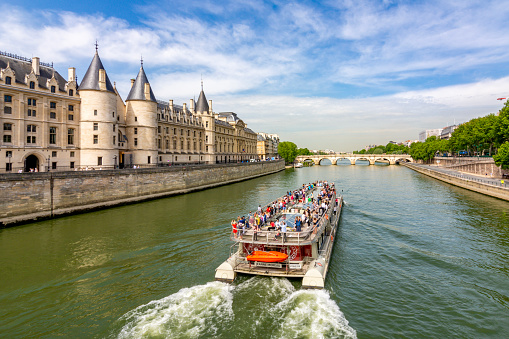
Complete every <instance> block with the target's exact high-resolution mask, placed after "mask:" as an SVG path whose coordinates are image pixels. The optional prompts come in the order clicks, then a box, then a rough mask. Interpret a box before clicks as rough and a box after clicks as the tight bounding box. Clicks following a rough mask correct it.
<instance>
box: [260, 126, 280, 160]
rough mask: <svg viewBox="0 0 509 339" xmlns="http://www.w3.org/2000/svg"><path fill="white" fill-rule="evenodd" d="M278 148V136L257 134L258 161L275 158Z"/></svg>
mask: <svg viewBox="0 0 509 339" xmlns="http://www.w3.org/2000/svg"><path fill="white" fill-rule="evenodd" d="M278 146H279V136H278V135H277V134H268V133H263V132H260V133H258V136H257V144H256V147H257V153H258V159H260V160H267V159H272V158H273V157H277V154H278V153H277V149H278Z"/></svg>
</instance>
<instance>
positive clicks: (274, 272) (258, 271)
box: [234, 263, 309, 278]
mask: <svg viewBox="0 0 509 339" xmlns="http://www.w3.org/2000/svg"><path fill="white" fill-rule="evenodd" d="M308 269H309V263H305V264H303V265H302V268H300V269H292V268H288V269H286V266H284V265H283V267H282V268H272V267H262V266H255V265H254V263H251V264H249V263H239V264H237V266H236V267H235V268H234V271H235V272H237V273H243V274H255V275H264V276H269V277H287V278H302V277H304V275H305V274H306V272H307V271H308Z"/></svg>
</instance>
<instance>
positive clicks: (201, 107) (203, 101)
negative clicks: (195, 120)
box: [196, 81, 209, 112]
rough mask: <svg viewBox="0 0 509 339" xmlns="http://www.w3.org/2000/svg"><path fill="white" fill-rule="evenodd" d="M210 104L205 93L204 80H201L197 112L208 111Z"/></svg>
mask: <svg viewBox="0 0 509 339" xmlns="http://www.w3.org/2000/svg"><path fill="white" fill-rule="evenodd" d="M208 111H209V104H208V102H207V98H206V97H205V93H204V92H203V81H202V82H201V92H200V96H199V97H198V101H197V102H196V112H208Z"/></svg>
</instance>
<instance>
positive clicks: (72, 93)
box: [69, 89, 74, 97]
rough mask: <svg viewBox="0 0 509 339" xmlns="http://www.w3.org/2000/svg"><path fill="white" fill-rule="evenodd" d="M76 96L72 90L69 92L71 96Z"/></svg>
mask: <svg viewBox="0 0 509 339" xmlns="http://www.w3.org/2000/svg"><path fill="white" fill-rule="evenodd" d="M73 95H74V91H73V90H72V89H70V90H69V96H71V97H72V96H73Z"/></svg>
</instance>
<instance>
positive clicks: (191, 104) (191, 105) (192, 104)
mask: <svg viewBox="0 0 509 339" xmlns="http://www.w3.org/2000/svg"><path fill="white" fill-rule="evenodd" d="M190 101H191V103H190V104H189V110H190V111H191V112H192V113H195V111H194V99H191V100H190Z"/></svg>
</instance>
